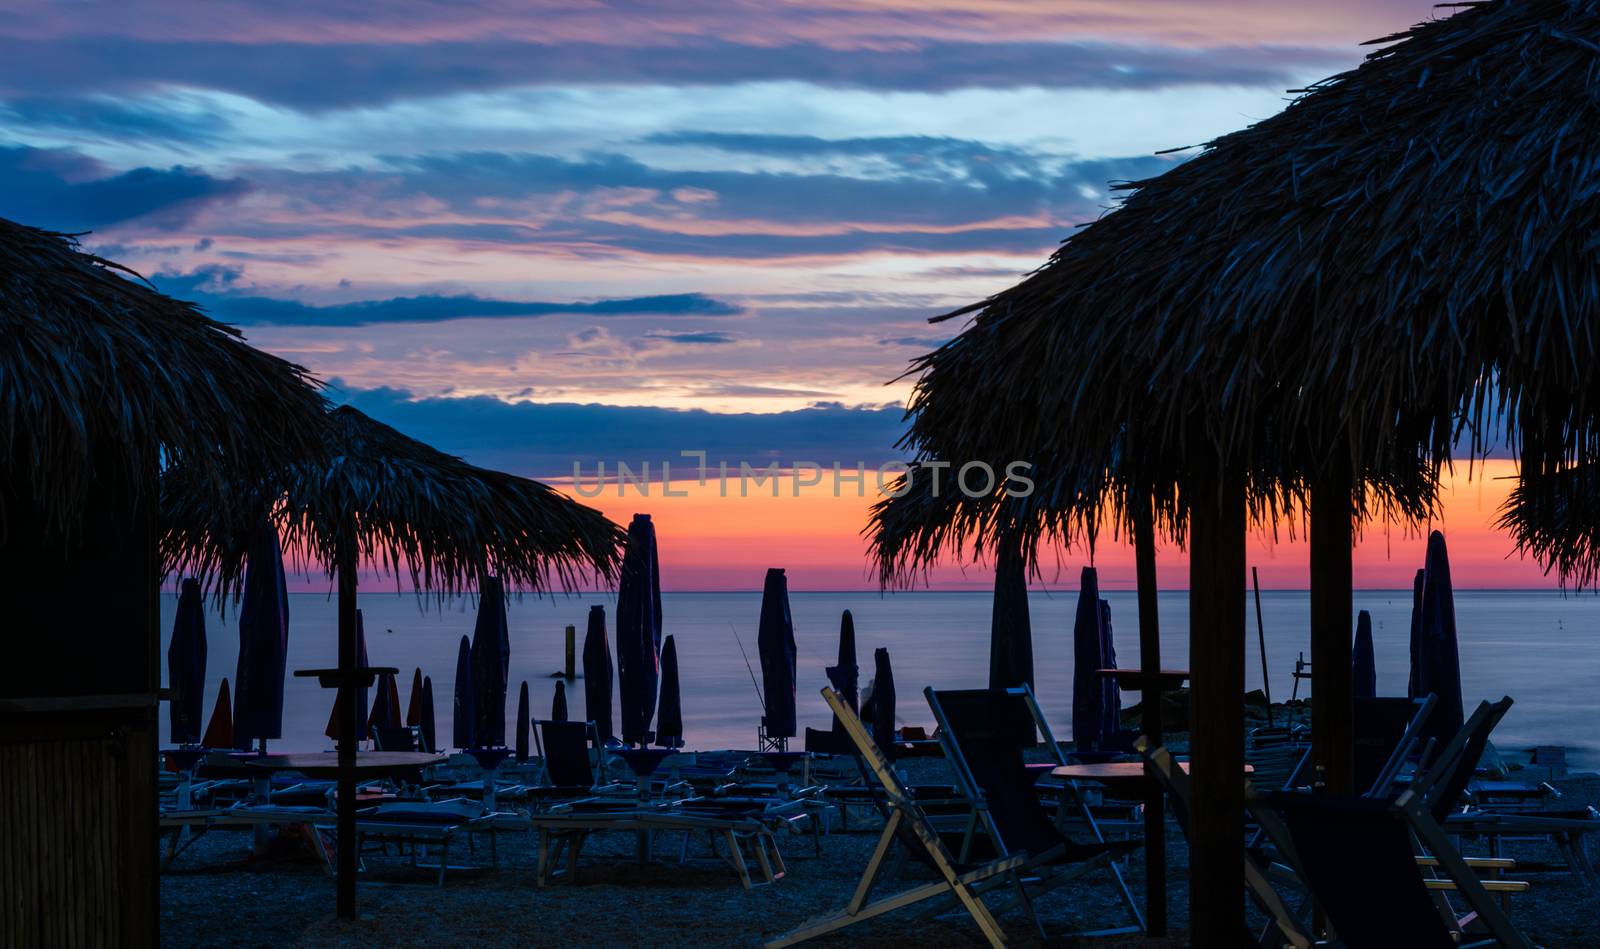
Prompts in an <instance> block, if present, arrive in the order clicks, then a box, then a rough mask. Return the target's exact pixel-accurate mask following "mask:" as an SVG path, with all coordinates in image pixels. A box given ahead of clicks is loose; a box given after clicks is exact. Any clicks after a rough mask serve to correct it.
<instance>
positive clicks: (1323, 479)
mask: <svg viewBox="0 0 1600 949" xmlns="http://www.w3.org/2000/svg"><path fill="white" fill-rule="evenodd" d="M1352 481H1353V479H1352V477H1351V473H1350V466H1349V463H1348V460H1347V456H1346V455H1344V454H1343V453H1339V454H1337V456H1336V459H1335V461H1334V463H1332V464H1329V465H1328V466H1327V468H1326V469H1325V470H1324V471H1323V472H1322V473H1320V474H1319V475H1318V476H1317V478H1316V479H1315V480H1314V481H1312V483H1311V558H1310V559H1311V675H1312V679H1311V744H1312V746H1313V748H1314V749H1315V753H1314V755H1313V761H1314V762H1315V764H1316V766H1317V770H1318V773H1319V776H1320V779H1321V782H1322V783H1323V784H1324V785H1325V787H1326V789H1327V790H1328V791H1329V792H1330V793H1333V794H1354V793H1355V787H1354V784H1355V728H1354V724H1353V721H1352V719H1353V718H1354V715H1355V704H1354V701H1355V700H1354V693H1355V674H1354V671H1353V669H1352V666H1351V646H1350V629H1351V610H1352V608H1353V606H1354V602H1353V601H1354V595H1353V591H1352V587H1353V586H1354V583H1353V580H1354V578H1353V569H1352V565H1351V559H1352V555H1351V549H1352V546H1353V542H1354V539H1355V536H1354V534H1355V528H1354V523H1353V519H1352V518H1353V514H1354V512H1353V510H1352V508H1351V492H1352V490H1353V488H1354V485H1353V483H1352Z"/></svg>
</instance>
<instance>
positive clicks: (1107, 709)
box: [1100, 600, 1122, 742]
mask: <svg viewBox="0 0 1600 949" xmlns="http://www.w3.org/2000/svg"><path fill="white" fill-rule="evenodd" d="M1116 667H1117V644H1116V641H1115V640H1114V639H1112V636H1111V604H1110V603H1107V602H1106V601H1105V600H1101V601H1100V668H1102V669H1115V668H1116ZM1121 723H1122V687H1121V686H1119V685H1117V680H1116V679H1114V678H1112V677H1111V676H1100V738H1101V741H1102V742H1109V741H1110V740H1111V739H1112V738H1114V737H1115V736H1116V734H1117V729H1118V726H1119V725H1121Z"/></svg>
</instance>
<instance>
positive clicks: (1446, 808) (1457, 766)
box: [1411, 696, 1512, 824]
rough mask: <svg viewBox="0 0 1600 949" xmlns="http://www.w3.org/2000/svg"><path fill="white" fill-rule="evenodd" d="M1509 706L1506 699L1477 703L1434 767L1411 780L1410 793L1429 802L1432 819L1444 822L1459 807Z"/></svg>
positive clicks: (1508, 700)
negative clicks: (1490, 737) (1492, 735)
mask: <svg viewBox="0 0 1600 949" xmlns="http://www.w3.org/2000/svg"><path fill="white" fill-rule="evenodd" d="M1511 705H1512V701H1511V698H1510V697H1509V696H1507V697H1505V698H1502V699H1501V700H1500V701H1498V702H1493V703H1490V702H1479V703H1478V707H1477V708H1476V709H1474V710H1473V712H1472V716H1471V717H1470V718H1468V719H1467V720H1466V722H1464V723H1463V724H1462V726H1461V730H1460V731H1458V732H1456V734H1455V736H1454V737H1452V738H1451V739H1450V741H1449V743H1448V744H1446V745H1445V746H1444V748H1443V750H1441V751H1440V752H1439V755H1438V757H1437V759H1436V761H1435V764H1434V766H1433V767H1431V768H1428V769H1426V770H1425V771H1423V772H1421V773H1419V774H1418V775H1417V776H1416V777H1415V778H1413V779H1412V782H1411V791H1412V792H1413V793H1414V794H1416V795H1418V796H1420V797H1422V798H1423V799H1424V800H1426V801H1427V802H1428V810H1429V811H1430V812H1432V814H1433V819H1434V820H1436V821H1438V822H1439V823H1441V824H1442V823H1444V821H1445V819H1446V818H1448V817H1449V816H1450V814H1451V812H1452V811H1454V810H1455V809H1456V807H1457V805H1459V803H1460V801H1461V796H1462V794H1463V793H1465V791H1466V790H1467V783H1468V782H1470V781H1471V780H1472V773H1473V771H1474V769H1476V768H1477V766H1478V762H1479V760H1481V759H1482V758H1483V752H1484V750H1485V749H1486V748H1487V747H1488V745H1489V735H1490V734H1492V733H1493V732H1494V729H1495V726H1497V725H1499V724H1500V720H1501V719H1503V718H1505V717H1506V713H1507V712H1509V711H1510V710H1511Z"/></svg>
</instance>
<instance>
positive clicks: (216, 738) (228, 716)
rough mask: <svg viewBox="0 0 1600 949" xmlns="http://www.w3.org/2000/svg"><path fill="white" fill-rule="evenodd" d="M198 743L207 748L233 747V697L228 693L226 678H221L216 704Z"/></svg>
mask: <svg viewBox="0 0 1600 949" xmlns="http://www.w3.org/2000/svg"><path fill="white" fill-rule="evenodd" d="M200 744H202V745H204V746H205V747H207V748H230V749H231V748H232V747H233V698H232V696H230V695H229V693H228V680H227V679H223V680H222V688H220V689H218V690H217V704H216V707H215V708H213V709H212V711H211V721H210V723H208V724H207V725H206V734H205V737H204V738H202V739H200Z"/></svg>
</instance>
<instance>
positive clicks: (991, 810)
mask: <svg viewBox="0 0 1600 949" xmlns="http://www.w3.org/2000/svg"><path fill="white" fill-rule="evenodd" d="M922 694H923V695H924V697H926V698H927V700H928V708H929V709H931V710H932V712H933V717H934V720H935V721H937V722H938V723H939V739H940V741H942V742H943V743H944V749H945V757H946V758H947V759H948V760H949V761H950V766H951V768H952V770H954V772H955V775H956V784H957V787H958V789H959V790H960V792H961V794H962V796H963V797H964V798H965V799H966V800H967V802H968V803H969V805H970V806H971V808H972V810H971V818H970V820H969V823H968V832H967V834H966V835H965V837H964V839H963V841H962V846H961V852H960V857H961V859H967V858H969V857H970V856H971V853H972V846H973V844H974V843H975V841H976V839H977V835H978V834H982V836H983V838H984V839H985V840H986V841H987V842H988V843H989V844H990V845H991V846H992V847H993V849H994V851H995V853H998V854H1005V855H1010V854H1024V855H1026V857H1027V864H1026V866H1027V868H1028V869H1029V870H1030V871H1032V872H1034V873H1037V874H1038V875H1039V877H1038V879H1039V883H1038V885H1036V886H1035V887H1034V888H1035V889H1037V890H1041V891H1042V890H1050V889H1054V888H1056V887H1058V886H1061V885H1063V884H1065V883H1068V882H1070V881H1072V880H1075V879H1077V878H1079V877H1082V876H1085V875H1086V874H1089V873H1092V872H1095V871H1098V870H1105V871H1107V873H1108V875H1109V876H1110V877H1111V879H1112V882H1113V883H1114V884H1115V885H1116V886H1117V888H1118V890H1119V893H1120V895H1121V897H1122V902H1123V905H1124V906H1125V907H1126V909H1127V911H1128V915H1129V917H1130V918H1131V919H1132V921H1133V922H1132V925H1128V926H1118V927H1112V928H1107V929H1101V930H1095V931H1093V932H1088V933H1077V934H1075V935H1079V936H1089V935H1102V936H1109V935H1121V934H1125V933H1130V932H1142V931H1143V929H1144V919H1143V918H1142V917H1141V915H1140V914H1139V908H1138V904H1137V903H1136V902H1134V899H1133V894H1132V893H1130V892H1129V891H1128V887H1127V884H1126V883H1125V882H1124V881H1123V878H1122V873H1121V868H1120V867H1118V866H1117V865H1116V863H1115V862H1114V858H1115V857H1116V856H1118V855H1119V854H1121V853H1127V852H1129V851H1131V850H1134V849H1136V848H1137V847H1138V846H1139V841H1137V840H1121V841H1107V840H1106V839H1105V836H1104V835H1103V834H1102V833H1100V830H1099V827H1098V826H1097V824H1096V822H1095V819H1094V815H1093V813H1092V812H1090V811H1089V810H1088V805H1087V802H1082V801H1081V800H1080V805H1081V806H1082V808H1083V809H1084V812H1085V816H1086V819H1087V822H1088V826H1089V828H1090V830H1091V831H1092V832H1093V833H1094V836H1095V842H1094V843H1092V844H1081V843H1078V842H1076V841H1073V840H1070V839H1068V838H1067V837H1066V836H1065V835H1064V834H1063V833H1062V832H1061V830H1060V828H1059V826H1058V825H1057V822H1056V821H1055V820H1054V819H1052V818H1051V816H1050V815H1049V814H1048V813H1047V812H1046V811H1045V809H1044V806H1043V805H1042V804H1041V803H1040V801H1039V794H1038V790H1037V788H1036V787H1035V785H1036V783H1037V779H1038V776H1039V769H1036V768H1032V767H1030V766H1029V765H1028V764H1027V763H1026V762H1025V761H1024V760H1023V751H1024V750H1025V749H1027V748H1031V747H1033V746H1034V745H1035V744H1036V737H1037V736H1038V735H1042V736H1043V737H1044V740H1045V743H1046V744H1047V745H1048V747H1050V748H1051V749H1053V750H1054V752H1055V753H1056V754H1057V755H1058V756H1059V754H1060V748H1061V746H1060V745H1057V744H1056V742H1055V739H1054V736H1053V735H1052V734H1051V732H1050V725H1049V723H1048V722H1046V721H1045V720H1044V715H1043V713H1042V712H1041V711H1040V709H1039V706H1038V703H1037V702H1035V701H1034V699H1033V692H1032V690H1031V689H1029V688H1028V687H1027V686H1022V687H1020V688H1011V689H943V690H936V689H934V688H933V687H931V686H929V687H928V688H926V689H924V690H923V693H922ZM1057 762H1058V763H1060V764H1065V761H1064V760H1063V759H1060V758H1059V757H1058V759H1057ZM1023 904H1024V908H1025V909H1026V910H1027V912H1028V915H1029V917H1030V919H1032V921H1033V923H1034V926H1035V928H1036V929H1038V930H1039V936H1040V938H1041V939H1042V938H1044V931H1043V929H1042V928H1041V927H1040V926H1039V921H1038V917H1037V916H1036V915H1035V914H1034V912H1033V908H1032V906H1031V905H1030V904H1029V902H1028V900H1026V899H1024V900H1023Z"/></svg>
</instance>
